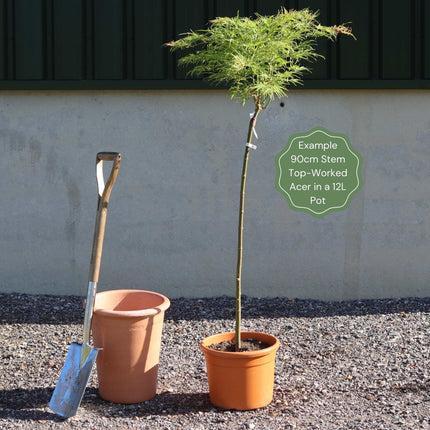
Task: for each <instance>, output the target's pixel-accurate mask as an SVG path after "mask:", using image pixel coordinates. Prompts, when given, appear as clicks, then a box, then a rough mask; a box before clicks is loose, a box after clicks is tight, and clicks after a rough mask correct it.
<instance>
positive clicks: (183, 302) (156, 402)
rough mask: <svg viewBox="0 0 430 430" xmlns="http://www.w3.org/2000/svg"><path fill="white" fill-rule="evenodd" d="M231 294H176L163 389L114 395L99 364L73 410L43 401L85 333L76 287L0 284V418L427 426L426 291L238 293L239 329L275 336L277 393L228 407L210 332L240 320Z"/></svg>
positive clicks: (179, 424) (229, 425)
mask: <svg viewBox="0 0 430 430" xmlns="http://www.w3.org/2000/svg"><path fill="white" fill-rule="evenodd" d="M233 315H234V300H233V299H231V298H227V297H219V298H209V299H174V300H172V306H171V308H170V309H169V310H168V311H167V312H166V319H165V326H164V330H163V344H162V351H161V359H160V369H159V383H158V394H157V396H156V397H155V398H154V399H152V400H149V401H147V402H145V403H140V404H136V405H118V404H112V403H107V402H105V401H103V400H102V399H101V398H100V397H99V396H98V393H97V375H96V371H95V370H94V371H93V373H92V376H91V379H90V381H89V384H88V386H87V390H86V392H85V395H84V398H83V400H82V403H81V407H80V408H79V411H78V414H77V415H76V416H75V417H73V418H70V419H68V420H66V421H63V420H61V419H59V418H58V417H57V416H56V415H55V414H53V413H52V412H50V410H49V409H48V408H47V403H48V402H49V399H50V397H51V394H52V391H53V389H54V386H55V384H56V382H57V379H58V376H59V373H60V371H61V368H62V366H63V363H64V358H65V355H66V353H67V351H68V348H69V345H70V343H71V342H73V341H78V342H79V341H80V339H81V334H82V321H83V309H82V298H80V297H54V296H31V295H21V294H10V295H5V294H3V295H2V294H0V339H1V343H0V369H1V372H0V428H2V429H11V428H25V429H50V428H55V429H57V428H58V429H75V428H76V429H78V428H79V429H80V428H83V429H87V428H88V429H115V428H121V429H126V428H139V429H151V430H152V429H187V430H193V429H196V430H197V429H229V430H232V429H233V430H234V429H256V430H257V429H261V430H267V429H269V430H271V429H302V428H303V429H323V430H329V429H336V430H337V429H359V430H365V429H369V430H370V429H371V430H377V429H413V430H418V429H430V367H429V366H430V348H429V344H430V341H429V329H430V298H427V299H401V300H372V301H354V302H336V303H328V302H318V301H303V300H287V299H280V298H277V299H253V298H246V297H244V299H243V316H244V322H243V329H247V330H257V331H265V332H268V333H271V334H274V335H275V336H277V337H278V338H279V340H280V343H281V348H280V350H279V352H278V355H277V363H276V376H275V388H274V400H273V402H272V403H271V404H270V405H269V406H267V407H266V408H263V409H259V410H255V411H249V412H237V411H225V410H221V409H217V408H215V407H213V406H212V405H211V403H210V401H209V396H208V393H207V390H208V389H207V380H206V374H205V363H204V357H203V354H202V353H201V352H200V350H199V341H200V339H202V338H203V337H205V336H208V335H210V334H214V333H216V332H220V331H231V330H232V329H233Z"/></svg>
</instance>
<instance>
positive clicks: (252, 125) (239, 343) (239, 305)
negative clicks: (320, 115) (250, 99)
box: [235, 99, 262, 351]
mask: <svg viewBox="0 0 430 430" xmlns="http://www.w3.org/2000/svg"><path fill="white" fill-rule="evenodd" d="M261 110H262V107H261V106H260V104H259V103H258V100H257V99H255V111H254V114H253V116H252V117H251V119H250V120H249V128H248V136H247V140H246V141H247V142H248V143H251V140H252V135H253V133H254V129H255V124H256V122H257V117H258V114H259V113H260V111H261ZM249 151H250V148H249V146H245V153H244V155H243V166H242V180H241V184H240V203H239V225H238V230H237V231H238V237H237V269H236V330H235V338H236V351H238V350H240V348H241V347H242V339H241V326H242V259H243V218H244V213H245V186H246V172H247V170H248V160H249Z"/></svg>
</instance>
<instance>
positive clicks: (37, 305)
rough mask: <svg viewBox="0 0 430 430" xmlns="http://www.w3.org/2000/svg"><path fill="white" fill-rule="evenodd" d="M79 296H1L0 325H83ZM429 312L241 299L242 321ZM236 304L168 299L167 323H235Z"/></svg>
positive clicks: (414, 305) (426, 306)
mask: <svg viewBox="0 0 430 430" xmlns="http://www.w3.org/2000/svg"><path fill="white" fill-rule="evenodd" d="M83 300H84V299H83V297H77V296H46V295H28V294H0V324H83V319H84V309H83ZM416 312H430V297H428V298H403V299H382V300H354V301H344V302H323V301H318V300H299V299H296V300H290V299H287V298H254V297H246V296H243V298H242V315H243V316H244V317H245V318H288V317H295V318H297V317H299V318H300V317H301V318H316V317H327V316H348V315H351V316H359V315H377V314H401V313H405V314H406V313H416ZM234 313H235V300H234V298H233V297H227V296H221V297H212V298H203V299H186V298H179V299H171V307H170V308H169V309H168V310H167V311H166V320H192V321H194V320H195V321H201V320H213V319H217V320H218V319H226V320H234Z"/></svg>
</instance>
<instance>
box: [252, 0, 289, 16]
mask: <svg viewBox="0 0 430 430" xmlns="http://www.w3.org/2000/svg"><path fill="white" fill-rule="evenodd" d="M281 7H286V8H288V9H291V7H289V5H287V4H286V3H285V1H280V0H255V3H254V10H255V11H257V12H258V13H259V14H260V15H273V14H275V13H276V12H277V11H278V10H279V9H280V8H281Z"/></svg>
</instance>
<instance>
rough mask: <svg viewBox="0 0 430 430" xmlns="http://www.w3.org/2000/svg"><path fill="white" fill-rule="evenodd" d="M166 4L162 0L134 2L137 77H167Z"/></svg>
mask: <svg viewBox="0 0 430 430" xmlns="http://www.w3.org/2000/svg"><path fill="white" fill-rule="evenodd" d="M165 9H166V8H165V4H164V2H161V1H142V0H135V2H134V23H133V24H134V29H135V30H134V37H135V45H134V57H135V78H136V79H163V78H165V77H166V65H167V62H166V51H167V50H163V49H162V45H163V43H165V42H166V41H167V40H166V36H167V29H166V19H165Z"/></svg>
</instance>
